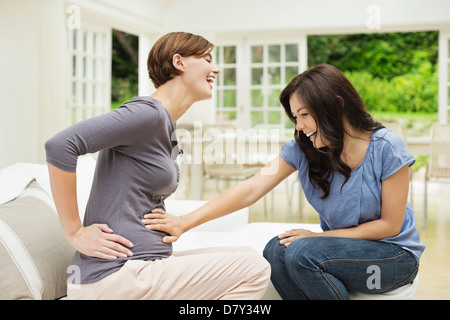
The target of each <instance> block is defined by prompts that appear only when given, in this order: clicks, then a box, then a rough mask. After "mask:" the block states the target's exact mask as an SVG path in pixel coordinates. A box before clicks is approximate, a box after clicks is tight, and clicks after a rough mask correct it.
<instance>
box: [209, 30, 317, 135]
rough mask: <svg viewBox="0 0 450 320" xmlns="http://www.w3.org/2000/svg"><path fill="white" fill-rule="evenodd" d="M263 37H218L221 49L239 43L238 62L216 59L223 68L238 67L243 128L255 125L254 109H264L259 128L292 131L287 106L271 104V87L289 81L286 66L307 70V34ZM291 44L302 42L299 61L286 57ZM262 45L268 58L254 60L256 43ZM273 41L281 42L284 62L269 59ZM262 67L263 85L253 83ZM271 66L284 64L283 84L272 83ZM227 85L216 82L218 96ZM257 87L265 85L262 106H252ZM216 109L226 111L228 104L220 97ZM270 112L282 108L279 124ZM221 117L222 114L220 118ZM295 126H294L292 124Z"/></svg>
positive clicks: (238, 104)
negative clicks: (254, 73) (272, 120)
mask: <svg viewBox="0 0 450 320" xmlns="http://www.w3.org/2000/svg"><path fill="white" fill-rule="evenodd" d="M258 38H259V39H248V38H244V39H241V41H232V42H230V41H228V42H227V41H225V42H220V41H216V48H218V50H221V48H223V47H226V46H235V47H236V64H233V66H229V65H224V64H223V63H222V61H216V63H217V65H218V67H219V68H220V69H221V70H222V72H223V70H224V68H226V67H236V86H233V87H236V109H237V110H236V111H237V113H236V121H235V123H236V125H237V126H239V127H240V128H245V129H248V128H252V127H255V126H252V114H251V112H252V111H262V112H263V114H264V121H263V123H262V124H260V125H258V126H256V127H259V128H262V127H267V128H278V129H281V130H283V131H288V132H290V131H292V129H291V128H288V129H287V128H286V124H287V122H286V121H288V120H287V118H286V115H285V112H284V109H283V107H282V106H281V105H280V103H279V102H278V105H276V106H270V105H269V104H268V90H272V89H275V90H280V92H281V90H282V89H283V88H284V87H285V86H286V85H287V84H288V82H289V81H290V79H289V80H288V81H285V80H286V79H285V67H289V66H296V67H297V74H298V73H301V72H302V71H304V70H306V68H307V59H308V57H307V35H306V34H300V35H298V36H296V37H289V38H284V39H280V38H276V37H272V38H270V39H264V38H265V37H262V36H259V37H258ZM288 44H296V45H297V46H298V61H296V62H286V61H285V60H286V59H285V52H284V51H285V45H288ZM257 45H262V46H263V48H264V51H265V52H264V57H267V59H266V60H263V62H261V63H252V61H251V59H252V53H251V50H252V47H253V46H257ZM270 45H280V48H281V61H280V62H269V61H268V55H267V54H268V52H267V50H268V48H269V46H270ZM258 66H259V67H262V68H263V70H264V71H263V72H264V74H263V83H262V84H261V85H252V83H251V82H252V74H251V72H252V67H258ZM270 67H280V70H281V81H280V83H279V84H269V83H268V74H267V70H268V68H270ZM221 76H223V73H222V74H221V75H219V77H221ZM224 89H226V86H222V84H221V83H219V84H218V85H217V86H216V95H215V96H216V99H220V93H219V92H220V91H221V90H224ZM253 89H255V90H256V89H261V90H263V101H264V102H263V105H262V106H259V107H255V106H252V90H253ZM215 106H216V107H215V108H216V109H215V113H216V115H217V112H218V110H219V112H220V111H222V110H223V111H225V108H222V109H221V107H223V105H221V102H220V101H217V100H216V101H215ZM269 112H279V113H280V121H279V123H276V124H269V121H268V120H269V119H268V114H269ZM218 120H220V118H219V119H218ZM292 128H293V126H292Z"/></svg>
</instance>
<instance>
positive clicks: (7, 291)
mask: <svg viewBox="0 0 450 320" xmlns="http://www.w3.org/2000/svg"><path fill="white" fill-rule="evenodd" d="M73 253H74V249H73V248H72V247H71V246H70V245H69V243H68V242H67V240H66V239H65V237H64V234H63V232H62V229H61V226H60V224H59V221H58V217H57V214H56V212H55V209H54V206H53V202H52V198H51V197H50V195H49V194H48V193H47V192H45V191H44V190H43V189H42V188H41V187H40V186H39V184H38V183H37V182H36V180H35V179H33V180H31V182H30V183H29V184H28V185H27V187H26V188H25V190H24V191H23V192H22V194H20V195H19V196H17V197H16V198H15V199H13V200H11V201H9V202H6V203H4V204H2V205H0V300H16V299H36V300H40V299H45V300H47V299H57V298H60V297H62V296H65V295H66V291H67V289H66V277H67V274H66V270H67V267H68V266H69V264H70V262H71V260H72V256H73Z"/></svg>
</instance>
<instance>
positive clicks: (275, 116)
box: [268, 111, 281, 124]
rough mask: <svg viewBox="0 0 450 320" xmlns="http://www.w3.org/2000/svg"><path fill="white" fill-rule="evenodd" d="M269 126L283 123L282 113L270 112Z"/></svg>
mask: <svg viewBox="0 0 450 320" xmlns="http://www.w3.org/2000/svg"><path fill="white" fill-rule="evenodd" d="M268 115H269V124H279V123H280V122H281V113H280V112H279V111H269V114H268Z"/></svg>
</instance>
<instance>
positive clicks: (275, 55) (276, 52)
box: [269, 45, 281, 62]
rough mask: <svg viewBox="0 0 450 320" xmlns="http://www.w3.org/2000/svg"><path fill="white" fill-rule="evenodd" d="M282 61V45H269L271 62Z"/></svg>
mask: <svg viewBox="0 0 450 320" xmlns="http://www.w3.org/2000/svg"><path fill="white" fill-rule="evenodd" d="M280 61H281V47H280V46H279V45H271V46H269V62H280Z"/></svg>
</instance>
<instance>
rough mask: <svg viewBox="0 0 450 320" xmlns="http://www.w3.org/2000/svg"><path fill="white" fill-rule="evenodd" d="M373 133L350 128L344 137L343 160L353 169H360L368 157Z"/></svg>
mask: <svg viewBox="0 0 450 320" xmlns="http://www.w3.org/2000/svg"><path fill="white" fill-rule="evenodd" d="M371 136H372V132H370V131H365V130H359V129H355V128H353V127H350V126H348V127H347V128H346V132H345V136H344V148H343V150H342V153H341V160H342V161H343V162H344V163H345V164H347V165H348V166H349V167H350V168H351V169H355V168H356V167H358V166H359V165H360V164H361V163H362V162H363V161H364V158H365V156H366V152H367V148H368V147H369V143H370V137H371Z"/></svg>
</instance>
